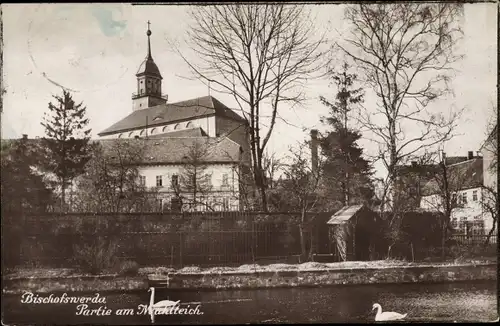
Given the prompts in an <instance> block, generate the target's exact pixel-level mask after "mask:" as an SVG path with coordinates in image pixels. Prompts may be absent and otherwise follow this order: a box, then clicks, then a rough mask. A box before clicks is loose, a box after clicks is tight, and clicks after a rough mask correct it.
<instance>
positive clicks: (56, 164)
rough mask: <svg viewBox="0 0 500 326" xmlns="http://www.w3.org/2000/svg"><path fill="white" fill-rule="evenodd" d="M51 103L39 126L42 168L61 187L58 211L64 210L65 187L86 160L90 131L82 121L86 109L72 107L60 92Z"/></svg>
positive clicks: (68, 94)
mask: <svg viewBox="0 0 500 326" xmlns="http://www.w3.org/2000/svg"><path fill="white" fill-rule="evenodd" d="M53 97H54V99H55V101H56V102H55V104H53V103H52V102H50V103H49V106H48V108H49V113H45V116H44V118H43V122H42V123H41V124H42V126H43V127H44V128H45V134H46V137H44V138H43V143H44V145H45V147H46V148H47V161H46V162H45V164H46V166H45V169H46V170H47V171H48V172H50V173H53V174H54V175H55V176H56V178H57V180H58V183H59V186H60V188H61V208H62V210H65V209H66V207H65V206H66V198H65V197H66V188H67V187H68V185H69V184H71V182H72V181H73V179H74V178H75V177H76V176H78V175H79V174H81V173H82V172H83V171H84V166H85V164H86V163H87V161H88V160H89V158H90V148H89V140H90V136H89V135H90V132H91V129H87V125H88V123H89V120H88V118H86V116H85V115H86V107H84V106H83V104H82V103H80V104H76V103H75V101H74V100H73V98H72V96H71V94H70V93H69V92H68V91H66V90H63V95H62V97H61V96H57V95H56V96H53Z"/></svg>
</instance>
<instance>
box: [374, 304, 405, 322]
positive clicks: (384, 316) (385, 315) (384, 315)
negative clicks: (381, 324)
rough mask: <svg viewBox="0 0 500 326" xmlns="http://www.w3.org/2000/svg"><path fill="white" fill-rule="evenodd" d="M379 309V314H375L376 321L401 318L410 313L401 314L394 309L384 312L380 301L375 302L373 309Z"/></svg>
mask: <svg viewBox="0 0 500 326" xmlns="http://www.w3.org/2000/svg"><path fill="white" fill-rule="evenodd" d="M375 308H376V309H377V315H376V316H375V321H387V320H400V319H404V318H405V317H406V315H408V314H404V315H402V314H400V313H397V312H393V311H386V312H382V306H380V305H379V304H378V303H375V304H373V308H372V310H375Z"/></svg>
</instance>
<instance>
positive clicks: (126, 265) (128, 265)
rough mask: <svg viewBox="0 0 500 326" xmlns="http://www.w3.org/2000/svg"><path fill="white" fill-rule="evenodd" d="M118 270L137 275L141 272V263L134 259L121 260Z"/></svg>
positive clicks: (123, 273)
mask: <svg viewBox="0 0 500 326" xmlns="http://www.w3.org/2000/svg"><path fill="white" fill-rule="evenodd" d="M117 272H118V274H120V275H137V274H138V273H139V264H138V263H137V262H135V261H132V260H126V261H124V262H120V263H119V264H118V270H117Z"/></svg>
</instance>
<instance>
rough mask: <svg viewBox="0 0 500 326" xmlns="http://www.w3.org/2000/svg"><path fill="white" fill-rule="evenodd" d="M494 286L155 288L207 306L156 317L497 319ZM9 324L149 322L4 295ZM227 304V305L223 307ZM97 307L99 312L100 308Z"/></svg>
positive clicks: (140, 300)
mask: <svg viewBox="0 0 500 326" xmlns="http://www.w3.org/2000/svg"><path fill="white" fill-rule="evenodd" d="M496 293H497V286H496V283H494V282H493V283H492V282H487V283H483V282H481V283H450V284H434V285H421V284H409V285H363V286H337V287H328V288H295V289H265V290H242V291H218V292H169V291H165V290H161V289H157V294H156V298H155V301H160V300H164V299H170V300H181V302H185V303H195V302H201V311H203V313H204V315H202V316H199V315H192V316H189V315H178V316H157V318H156V322H157V324H169V323H175V324H248V323H274V324H275V323H355V322H361V323H366V322H373V320H374V317H375V312H372V311H371V308H372V304H373V303H375V302H378V303H380V304H381V305H382V308H383V309H384V311H389V310H390V311H397V312H400V313H408V317H407V321H409V322H432V321H438V322H439V321H443V322H453V321H459V322H460V321H479V322H480V321H492V320H495V319H496V318H497V297H496ZM106 298H107V302H106V306H107V307H108V308H110V309H112V310H113V311H116V310H117V309H121V308H137V306H138V305H139V304H145V303H147V302H148V301H149V295H148V293H147V291H144V292H140V293H126V294H123V293H121V294H106ZM4 299H5V300H3V305H4V307H3V308H4V312H5V313H4V322H5V323H6V324H9V323H34V322H37V323H47V324H57V323H59V324H60V323H64V324H81V323H89V324H96V323H99V324H109V325H133V324H135V325H137V324H143V325H145V324H150V319H149V316H147V315H133V316H116V315H114V316H104V317H97V316H88V317H83V316H75V311H76V310H75V305H60V304H59V305H57V304H50V305H47V304H46V305H43V304H42V305H25V304H24V305H23V304H21V303H20V296H4ZM221 301H222V302H221ZM90 306H93V307H91V308H98V307H97V306H96V305H90Z"/></svg>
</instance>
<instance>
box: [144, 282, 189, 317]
mask: <svg viewBox="0 0 500 326" xmlns="http://www.w3.org/2000/svg"><path fill="white" fill-rule="evenodd" d="M148 292H151V297H150V298H149V307H148V310H149V314H150V316H151V323H153V324H154V322H155V312H156V311H160V313H163V314H165V312H166V311H167V309H172V308H174V307H175V306H178V305H179V304H180V302H181V301H180V300H177V301H171V300H162V301H158V302H157V303H155V288H154V287H150V288H149V290H148Z"/></svg>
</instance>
